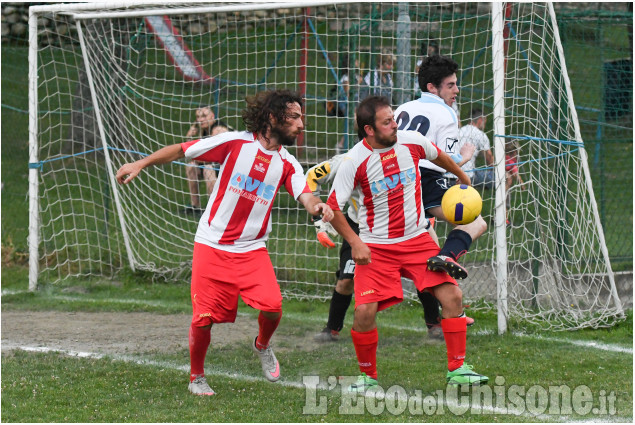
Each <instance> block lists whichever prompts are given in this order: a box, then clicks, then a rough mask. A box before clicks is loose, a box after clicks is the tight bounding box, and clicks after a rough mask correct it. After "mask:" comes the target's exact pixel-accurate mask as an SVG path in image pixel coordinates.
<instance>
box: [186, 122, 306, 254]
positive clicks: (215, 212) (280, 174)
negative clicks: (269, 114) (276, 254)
mask: <svg viewBox="0 0 635 425" xmlns="http://www.w3.org/2000/svg"><path fill="white" fill-rule="evenodd" d="M181 148H182V149H183V152H185V157H186V158H187V159H194V160H197V161H206V162H218V163H220V164H221V166H220V171H219V175H218V179H217V181H216V184H215V185H214V191H213V192H212V194H211V195H210V199H209V202H208V203H207V207H206V208H205V213H204V214H203V216H202V217H201V220H200V221H199V223H198V229H197V231H196V236H195V237H194V241H195V242H199V243H202V244H205V245H209V246H211V247H213V248H216V249H220V250H223V251H229V252H248V251H253V250H256V249H259V248H264V247H265V241H266V240H267V237H268V235H269V232H271V209H272V207H273V202H274V200H275V197H276V195H277V193H278V190H279V189H280V187H281V186H282V185H284V187H285V188H286V189H287V191H288V192H289V194H290V195H291V196H293V198H294V199H298V197H299V196H300V195H301V194H302V193H310V191H309V188H308V186H307V184H306V180H304V172H303V170H302V166H301V165H300V164H299V163H298V161H297V160H296V159H295V158H294V157H293V155H291V154H290V153H289V152H288V151H287V150H286V149H285V148H284V147H280V148H279V149H278V150H266V149H264V148H263V147H262V145H261V144H260V142H259V141H258V140H257V139H256V135H255V134H254V133H250V132H246V131H242V132H227V133H221V134H219V135H217V136H214V137H208V138H205V139H200V140H194V141H191V142H186V143H182V144H181Z"/></svg>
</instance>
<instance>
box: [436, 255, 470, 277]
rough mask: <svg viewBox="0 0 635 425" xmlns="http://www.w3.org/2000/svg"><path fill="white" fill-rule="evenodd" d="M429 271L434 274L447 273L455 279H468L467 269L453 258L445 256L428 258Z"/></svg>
mask: <svg viewBox="0 0 635 425" xmlns="http://www.w3.org/2000/svg"><path fill="white" fill-rule="evenodd" d="M428 270H430V271H433V272H446V273H447V274H449V275H450V276H452V277H453V278H454V279H465V278H466V277H467V270H465V267H463V266H461V265H460V264H459V263H457V262H456V261H454V259H453V258H451V257H448V256H445V255H437V256H435V257H430V258H428Z"/></svg>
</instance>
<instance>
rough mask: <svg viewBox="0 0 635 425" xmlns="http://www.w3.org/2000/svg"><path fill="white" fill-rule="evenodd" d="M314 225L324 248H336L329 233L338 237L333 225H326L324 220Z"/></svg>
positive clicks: (315, 222)
mask: <svg viewBox="0 0 635 425" xmlns="http://www.w3.org/2000/svg"><path fill="white" fill-rule="evenodd" d="M313 225H314V226H315V230H316V231H317V239H318V242H320V244H322V246H323V247H324V248H335V243H334V242H333V240H332V239H331V237H330V236H329V233H330V234H331V235H333V236H335V235H337V231H336V230H335V229H334V228H333V226H331V223H326V222H324V221H322V219H320V220H317V221H314V222H313Z"/></svg>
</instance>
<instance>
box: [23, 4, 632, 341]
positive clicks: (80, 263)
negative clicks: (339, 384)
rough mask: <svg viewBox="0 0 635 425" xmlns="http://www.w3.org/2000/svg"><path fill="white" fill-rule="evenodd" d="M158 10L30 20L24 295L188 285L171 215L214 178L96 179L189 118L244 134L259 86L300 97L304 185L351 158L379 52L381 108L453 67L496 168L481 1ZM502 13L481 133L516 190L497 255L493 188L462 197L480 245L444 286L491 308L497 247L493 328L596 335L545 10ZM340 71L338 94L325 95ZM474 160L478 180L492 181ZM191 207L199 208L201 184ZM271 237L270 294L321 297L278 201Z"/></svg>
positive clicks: (305, 225) (566, 116) (584, 184)
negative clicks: (503, 281)
mask: <svg viewBox="0 0 635 425" xmlns="http://www.w3.org/2000/svg"><path fill="white" fill-rule="evenodd" d="M156 7H157V8H161V9H167V7H166V6H156ZM171 7H178V8H179V11H178V13H168V12H169V11H168V10H162V11H161V13H160V14H159V15H157V16H154V15H152V13H154V12H153V8H152V7H150V6H145V7H144V8H143V9H141V8H140V6H132V7H127V8H125V10H126V11H128V12H135V11H140V12H143V13H139V14H137V15H134V14H133V15H134V16H124V15H116V14H113V13H112V12H117V11H118V10H117V9H108V10H102V11H100V12H99V13H96V12H95V11H75V12H73V11H72V9H69V10H68V11H66V13H53V12H49V13H42V14H41V16H40V19H38V33H37V43H38V46H39V47H38V51H37V62H38V67H37V112H38V115H37V126H38V131H37V142H38V158H39V162H38V163H36V164H31V166H32V167H38V168H39V203H40V205H39V209H40V230H39V232H40V246H39V253H40V275H39V280H40V281H41V282H56V281H59V280H61V279H64V278H66V277H68V276H114V275H115V274H116V273H117V272H118V271H120V270H121V269H122V268H124V267H130V266H133V267H134V268H135V269H136V270H144V271H148V272H152V274H153V275H154V276H159V277H161V278H165V279H168V280H174V281H181V282H187V281H188V280H189V275H190V270H191V256H192V247H193V238H194V233H195V231H196V227H197V222H198V216H197V215H196V214H195V211H193V210H192V209H191V208H190V209H188V205H189V204H191V193H190V189H189V184H188V183H189V180H188V177H187V175H186V170H187V169H188V167H197V168H198V169H199V170H200V171H203V169H205V168H216V169H217V167H218V164H199V165H192V164H188V163H185V162H174V163H172V164H169V165H165V166H161V167H154V168H151V169H146V170H144V171H143V172H142V175H141V176H140V177H139V178H137V179H136V180H135V181H134V182H133V183H131V184H129V185H126V186H113V180H112V174H113V173H116V170H117V169H118V168H119V167H120V166H121V165H122V164H124V163H126V162H131V161H135V160H137V159H139V158H141V157H143V156H145V155H148V154H150V153H151V152H153V151H155V150H157V149H159V148H161V147H163V146H166V145H168V144H172V143H177V142H184V141H186V140H187V138H186V136H185V135H186V133H187V132H188V130H189V129H190V127H191V126H192V124H193V122H194V120H195V114H196V110H197V108H199V107H201V106H209V107H210V108H211V109H212V111H213V112H214V113H215V115H216V118H217V119H218V120H220V121H222V122H223V123H225V124H227V125H229V126H230V127H233V128H235V129H237V130H242V129H243V128H244V126H243V124H242V119H241V111H242V109H243V108H244V106H245V97H246V96H248V95H251V94H255V93H256V92H258V91H261V90H265V89H274V88H275V89H280V88H287V89H293V90H297V91H299V92H300V93H301V94H302V95H303V96H304V97H305V99H306V104H305V131H304V134H303V136H302V138H301V139H299V140H298V145H297V146H296V147H293V148H290V151H291V152H292V153H293V154H294V155H295V156H296V158H297V159H298V160H299V161H300V162H301V163H302V164H303V166H304V167H305V170H306V169H307V168H308V167H310V166H312V165H313V164H316V163H318V162H320V161H323V160H326V159H328V158H330V157H332V156H333V155H335V154H336V153H337V152H339V151H342V150H346V149H347V148H348V147H350V146H352V145H353V144H354V143H356V142H357V141H358V139H357V136H356V130H355V125H354V108H355V106H356V104H357V102H358V101H359V96H360V92H361V93H363V92H364V89H365V88H364V87H363V78H364V76H366V75H367V74H368V73H369V72H371V71H372V70H373V69H375V68H376V67H379V66H380V57H381V55H382V54H384V55H385V54H388V55H391V56H392V57H393V59H394V61H393V67H392V74H391V78H392V90H391V95H392V102H393V104H394V106H395V108H396V107H397V106H398V105H399V104H401V103H403V102H405V101H408V100H411V99H414V98H416V97H418V96H419V95H420V92H418V91H417V90H416V88H415V83H416V74H415V68H416V66H417V61H418V59H420V57H421V55H422V52H421V50H422V45H423V49H426V48H427V47H428V46H432V47H431V48H434V46H437V48H438V51H439V53H440V54H442V55H448V56H451V57H452V58H453V59H454V60H455V61H457V62H458V63H459V66H460V70H459V72H458V75H457V77H458V79H459V85H460V88H461V92H460V95H459V99H458V102H457V104H458V111H459V116H460V121H461V124H466V123H467V122H468V121H469V117H470V113H471V111H472V110H473V109H475V108H479V109H482V110H483V112H484V114H485V116H486V117H487V118H488V123H487V126H486V128H485V133H486V134H487V136H488V137H489V139H490V141H491V142H492V152H493V151H494V145H493V143H494V138H495V137H494V131H493V127H492V123H493V121H494V119H493V118H494V117H493V108H494V101H495V100H494V81H493V70H492V31H491V27H492V16H491V7H490V5H489V4H485V3H441V4H435V3H410V4H407V3H405V4H399V3H378V4H366V3H353V4H345V3H334V4H330V5H325V4H321V5H315V6H312V7H303V8H295V7H291V6H288V7H285V6H280V7H272V6H267V5H264V4H263V5H258V4H251V5H249V7H248V8H245V7H242V6H241V5H239V4H236V5H233V6H232V5H223V6H221V5H210V4H205V5H203V4H191V5H186V4H175V5H172V6H171ZM186 7H192V8H193V9H191V11H189V12H188V10H186ZM201 7H205V10H201V9H199V8H201ZM232 7H234V9H235V10H233V11H228V10H229V9H231V8H232ZM122 10H123V9H122ZM504 10H507V9H504ZM509 12H510V14H509V16H507V20H506V26H505V59H506V61H505V81H504V93H505V99H504V103H505V114H506V128H505V134H503V135H498V136H500V137H502V138H504V143H505V146H506V152H507V153H508V154H513V153H514V152H515V153H516V156H515V157H513V158H511V159H509V163H510V168H511V169H514V170H515V168H514V167H517V174H516V175H517V176H519V177H520V178H521V179H522V184H520V180H518V179H517V178H516V177H514V176H513V175H512V174H510V175H511V176H512V181H511V185H510V186H509V188H508V195H507V205H508V207H507V209H508V217H507V218H508V220H509V222H510V224H509V225H507V226H506V229H505V235H506V240H505V241H497V240H496V233H495V220H494V214H495V213H494V211H495V208H496V203H495V200H494V192H495V190H494V188H493V187H490V188H485V187H479V188H478V190H479V191H480V193H481V195H482V197H483V200H484V207H483V217H484V218H485V220H486V221H487V223H488V225H489V228H488V230H487V232H486V234H484V235H483V236H482V237H481V238H479V239H478V240H477V241H475V242H474V243H473V244H472V247H471V249H470V251H469V253H468V254H467V255H465V256H464V257H462V258H461V262H462V263H463V264H464V265H465V266H466V267H467V268H468V270H469V273H470V276H469V277H468V279H466V280H465V281H463V282H461V288H462V289H463V292H464V294H465V295H464V297H465V299H466V303H470V304H472V305H473V306H474V307H476V306H486V307H487V306H492V305H494V304H495V303H496V298H497V284H496V282H497V277H496V273H495V266H496V254H497V253H496V246H497V244H500V243H506V244H507V252H508V258H507V261H508V265H507V273H508V281H507V288H508V308H509V316H510V318H512V319H514V318H517V319H519V321H522V322H527V321H529V322H533V323H536V324H538V325H539V326H540V327H543V328H553V329H565V328H566V329H571V328H577V327H583V326H605V325H608V324H611V323H612V321H613V320H614V317H615V315H616V314H619V312H620V307H619V306H615V304H614V299H613V297H612V293H611V289H612V288H611V281H610V279H609V276H610V275H611V270H610V267H609V266H608V264H607V262H606V259H605V258H604V256H603V255H602V249H601V247H602V240H601V232H602V230H601V227H600V226H599V223H598V221H597V218H596V217H597V216H596V215H595V214H594V211H593V205H592V204H591V199H592V193H591V192H590V190H589V188H590V183H589V182H588V180H587V179H588V175H585V173H584V162H585V161H586V157H585V155H584V153H583V144H582V143H581V141H580V140H577V139H576V133H575V127H574V121H575V117H573V116H572V115H571V108H570V106H571V105H570V104H569V99H568V97H567V91H566V84H565V74H564V69H563V66H562V63H561V61H560V59H559V57H560V56H559V54H558V51H557V48H556V45H557V44H556V43H557V40H556V39H555V37H554V31H555V28H553V27H552V20H551V17H550V16H549V8H548V7H547V6H546V5H544V4H538V3H536V4H533V3H524V4H513V7H511V9H509ZM100 13H101V15H100ZM88 14H90V16H88ZM426 54H427V53H426ZM346 72H348V77H349V82H350V83H349V85H348V86H346V85H344V84H342V82H341V81H342V80H341V77H342V76H343V75H344V74H345V73H346ZM375 89H377V90H379V88H372V89H371V90H375ZM331 106H333V107H334V108H335V109H334V110H335V111H336V112H335V114H334V115H333V114H332V113H330V112H329V108H330V107H331ZM338 109H339V110H341V112H339V114H338V112H337V110H338ZM479 155H480V156H481V157H480V158H479V160H478V161H477V167H479V169H482V170H491V169H489V168H488V167H487V166H486V165H485V164H484V162H483V159H482V156H483V155H482V154H479ZM499 161H505V158H496V162H499ZM497 184H498V183H497ZM500 184H503V185H504V184H506V179H505V178H503V179H502V180H501V182H500ZM323 189H324V191H323V193H322V196H323V198H325V197H326V195H327V190H328V188H323ZM198 192H199V193H200V197H201V201H202V202H201V203H202V206H203V207H205V205H206V201H207V199H208V196H207V190H206V185H205V182H204V181H203V180H202V179H201V181H200V182H199V183H198ZM193 212H194V214H193ZM272 220H273V231H272V233H271V235H270V238H269V241H268V250H269V252H270V254H271V258H272V261H273V264H274V267H275V270H276V274H277V277H278V280H279V283H280V285H281V288H282V290H283V294H284V295H285V296H286V297H291V298H299V299H322V300H325V299H328V298H329V297H330V295H331V294H332V291H333V287H334V283H335V280H336V278H335V270H336V269H337V267H338V264H339V259H338V250H337V249H333V250H326V249H325V248H323V247H322V246H321V245H320V244H319V243H318V242H317V240H316V237H315V229H314V228H313V226H312V225H311V222H310V220H309V217H308V215H307V213H306V211H304V209H303V208H301V207H300V206H299V204H298V203H297V202H296V201H294V200H293V199H291V198H290V196H289V195H288V194H287V193H286V192H285V191H284V190H283V191H281V192H280V194H279V195H278V197H277V199H276V203H275V207H274V209H273V212H272ZM436 230H437V233H438V234H439V236H440V242H441V243H443V240H444V239H445V236H446V235H447V233H448V232H449V231H450V228H449V226H447V225H446V224H444V223H440V224H439V225H438V226H437V229H436ZM338 242H341V238H339V240H338ZM227 273H228V274H231V273H232V271H231V270H228V271H227ZM404 287H405V296H406V297H407V298H411V299H416V294H414V293H413V290H412V285H411V284H410V283H409V282H407V281H405V282H404Z"/></svg>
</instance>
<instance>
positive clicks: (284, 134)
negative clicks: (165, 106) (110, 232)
mask: <svg viewBox="0 0 635 425" xmlns="http://www.w3.org/2000/svg"><path fill="white" fill-rule="evenodd" d="M247 103H248V104H247V108H246V110H245V111H244V112H243V121H244V123H245V126H246V127H247V131H241V132H227V133H222V134H219V135H217V136H214V137H209V138H204V139H200V140H193V141H190V142H186V143H181V144H174V145H170V146H166V147H164V148H162V149H160V150H158V151H156V152H154V153H153V154H151V155H150V156H148V157H146V158H143V159H140V160H139V161H136V162H133V163H129V164H124V165H123V166H122V167H121V168H120V169H119V171H118V172H117V181H118V182H119V183H130V181H132V180H133V179H134V178H135V177H137V175H138V174H139V172H140V171H141V170H142V169H144V168H146V167H148V166H151V165H159V164H165V163H168V162H171V161H175V160H177V159H179V158H182V157H186V158H187V159H190V160H197V161H205V162H218V163H220V164H221V167H220V172H219V177H218V181H217V182H216V185H215V186H214V191H213V192H212V195H211V197H210V201H209V202H208V204H207V208H206V209H205V212H204V213H203V215H202V217H201V219H200V221H199V224H198V230H197V231H196V236H195V237H194V257H193V260H192V285H191V298H192V308H193V317H192V323H191V326H190V334H189V345H190V366H191V370H190V384H189V390H190V392H192V393H193V394H197V395H214V391H213V390H212V389H211V388H210V386H209V385H208V383H207V380H206V379H205V375H204V364H205V356H206V353H207V348H208V347H209V344H210V331H211V328H212V325H213V324H214V323H228V322H234V321H235V320H236V312H237V308H238V296H239V295H240V296H241V297H242V299H243V301H244V302H245V303H246V304H247V305H249V306H251V307H253V308H255V309H257V310H260V314H259V316H258V325H259V331H258V336H257V337H256V338H255V339H254V342H253V344H252V348H253V350H254V351H255V352H256V353H257V354H258V356H259V357H260V361H261V363H262V370H263V373H264V375H265V378H267V379H268V380H269V381H272V382H274V381H277V380H278V379H280V364H279V363H278V360H277V359H276V356H275V355H274V353H273V350H272V349H271V346H270V345H269V341H270V339H271V336H272V335H273V333H274V331H275V330H276V328H277V327H278V324H279V323H280V318H281V317H282V296H281V294H280V286H279V285H278V282H277V280H276V276H275V274H274V270H273V266H272V264H271V260H270V258H269V253H268V252H267V248H266V247H265V241H266V240H267V237H268V235H269V232H271V209H272V207H273V202H274V199H275V196H276V194H277V193H278V189H279V188H280V187H281V186H282V185H284V187H285V188H286V190H287V191H288V192H289V194H290V195H291V196H293V197H294V198H295V199H297V200H298V201H299V202H300V203H301V204H302V205H303V206H304V208H306V210H307V211H308V212H309V213H310V214H312V215H316V214H322V217H323V220H325V221H327V222H328V221H329V220H330V219H331V218H332V217H333V211H332V210H331V208H330V207H328V206H327V205H326V204H324V203H322V202H321V201H320V199H319V198H318V197H316V196H314V195H313V194H312V193H311V191H310V190H309V188H308V186H307V184H306V180H305V179H304V173H303V170H302V167H301V166H300V164H299V163H298V161H297V160H296V159H295V158H294V157H293V156H292V155H291V154H290V153H289V152H288V151H287V150H286V149H285V148H284V146H291V145H293V144H294V143H295V140H296V137H297V136H298V135H299V134H300V133H301V132H302V130H303V128H304V125H303V122H302V99H301V98H300V97H299V96H298V95H297V94H295V93H292V92H289V91H284V90H281V91H269V92H262V93H259V94H258V95H256V96H254V97H253V98H249V99H248V100H247Z"/></svg>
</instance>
